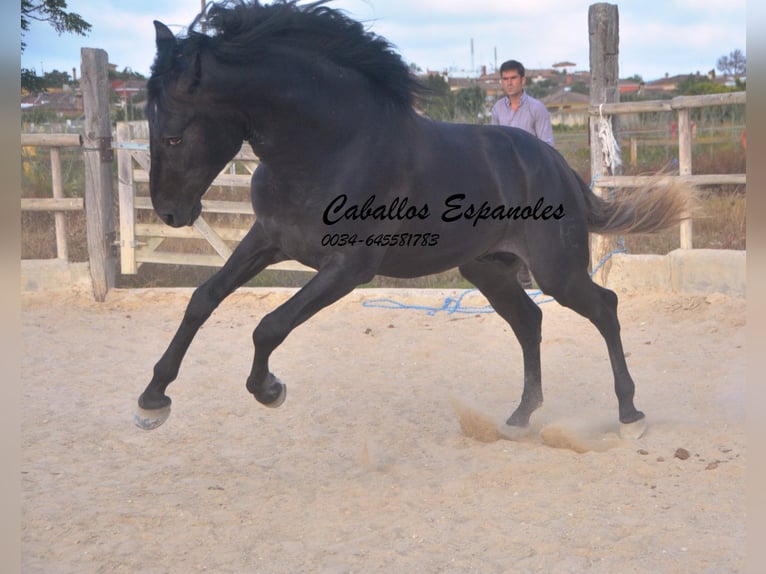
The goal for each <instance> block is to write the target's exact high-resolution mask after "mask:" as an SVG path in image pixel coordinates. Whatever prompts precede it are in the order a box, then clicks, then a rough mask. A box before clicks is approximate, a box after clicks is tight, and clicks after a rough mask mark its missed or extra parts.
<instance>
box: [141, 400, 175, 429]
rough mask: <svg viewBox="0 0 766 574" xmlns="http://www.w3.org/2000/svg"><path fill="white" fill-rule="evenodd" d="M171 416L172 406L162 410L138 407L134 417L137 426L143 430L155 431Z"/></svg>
mask: <svg viewBox="0 0 766 574" xmlns="http://www.w3.org/2000/svg"><path fill="white" fill-rule="evenodd" d="M169 416H170V405H168V406H166V407H162V408H161V409H151V410H149V409H142V408H141V407H138V409H137V410H136V412H135V414H134V415H133V422H134V423H135V425H136V426H137V427H138V428H140V429H143V430H154V429H156V428H157V427H158V426H160V425H161V424H162V423H164V422H165V421H166V420H168V417H169Z"/></svg>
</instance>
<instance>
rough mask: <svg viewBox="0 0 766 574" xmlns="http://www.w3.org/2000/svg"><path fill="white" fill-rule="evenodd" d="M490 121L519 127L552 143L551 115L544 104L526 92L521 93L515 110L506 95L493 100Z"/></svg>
mask: <svg viewBox="0 0 766 574" xmlns="http://www.w3.org/2000/svg"><path fill="white" fill-rule="evenodd" d="M492 123H493V124H494V125H501V126H511V127H514V128H521V129H522V130H524V131H527V132H529V133H531V134H532V135H534V136H537V138H538V139H541V140H543V141H544V142H545V143H547V144H548V145H551V146H552V145H553V128H552V127H551V116H550V114H549V113H548V110H547V108H546V107H545V104H543V103H542V102H541V101H540V100H536V99H535V98H533V97H532V96H530V95H528V94H527V93H526V92H523V93H522V94H521V103H520V104H519V107H518V108H517V109H516V111H515V112H514V111H513V110H512V109H511V106H510V101H509V99H508V97H507V96H506V97H504V98H501V99H499V100H498V101H497V102H495V105H494V106H492Z"/></svg>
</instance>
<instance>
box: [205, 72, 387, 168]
mask: <svg viewBox="0 0 766 574" xmlns="http://www.w3.org/2000/svg"><path fill="white" fill-rule="evenodd" d="M273 60H274V59H272V61H273ZM219 78H220V80H218V83H217V86H216V91H217V92H219V93H220V94H221V95H222V97H225V98H228V99H229V100H230V102H231V104H230V105H233V106H235V107H239V110H240V111H242V112H243V113H244V115H245V116H246V117H247V118H248V121H249V124H250V128H251V130H250V131H251V133H250V136H249V138H248V141H250V143H251V145H252V146H253V149H254V151H255V152H256V153H257V154H258V155H260V156H261V157H269V156H274V155H276V156H280V157H282V156H289V157H290V159H291V161H292V162H294V163H296V164H300V163H301V162H310V161H311V160H312V156H313V155H314V153H313V152H317V155H319V156H323V157H324V158H325V159H326V158H327V153H328V151H330V150H332V149H337V148H340V147H342V146H343V145H344V144H346V143H347V142H348V141H349V140H350V139H351V138H352V137H353V135H354V134H358V133H359V132H360V126H372V127H371V129H378V127H377V126H380V125H381V123H382V122H381V121H380V120H381V116H383V115H384V114H386V113H387V112H386V111H385V107H384V106H382V105H379V104H378V103H377V101H378V100H379V99H380V98H378V97H377V95H376V94H374V93H371V88H370V86H369V84H368V83H367V82H366V81H364V80H363V79H362V78H361V77H360V76H358V74H356V73H355V72H351V71H346V70H343V73H342V74H341V73H339V70H337V69H332V67H331V66H326V67H323V68H318V69H315V70H313V72H312V73H311V74H309V73H307V72H306V71H305V70H302V69H301V67H300V66H298V65H295V66H291V65H290V64H289V63H287V64H280V66H279V69H278V70H277V69H275V70H269V69H268V66H265V67H264V66H263V63H262V62H260V65H259V63H256V64H254V65H253V66H252V67H251V68H246V69H242V68H237V69H233V68H232V69H231V70H230V71H229V72H228V73H223V74H219ZM227 84H228V85H227Z"/></svg>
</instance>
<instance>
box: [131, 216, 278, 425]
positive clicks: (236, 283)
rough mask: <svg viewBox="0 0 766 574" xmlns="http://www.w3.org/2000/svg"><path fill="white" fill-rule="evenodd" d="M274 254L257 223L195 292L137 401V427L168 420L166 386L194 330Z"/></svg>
mask: <svg viewBox="0 0 766 574" xmlns="http://www.w3.org/2000/svg"><path fill="white" fill-rule="evenodd" d="M276 255H277V251H276V250H275V249H274V248H273V247H270V242H269V240H268V237H267V236H266V234H265V233H264V232H263V230H262V229H261V228H260V226H258V225H257V224H256V225H255V226H253V228H251V229H250V231H249V232H248V233H247V235H246V236H245V237H244V238H243V240H242V241H241V243H240V244H239V245H238V246H237V248H236V249H235V250H234V252H233V253H232V255H231V257H229V260H228V261H226V263H225V264H224V266H223V267H222V268H221V269H220V270H219V271H218V272H217V273H215V274H214V275H213V276H212V277H211V278H210V279H208V280H207V281H206V282H205V283H203V284H202V285H200V286H199V287H197V289H195V291H194V293H193V295H192V296H191V299H190V301H189V304H188V305H187V307H186V312H185V313H184V317H183V320H182V321H181V325H180V326H179V327H178V330H177V331H176V334H175V336H174V337H173V339H172V341H171V342H170V345H169V346H168V348H167V350H166V351H165V353H164V354H163V355H162V357H161V358H160V360H159V361H158V362H157V364H156V365H155V366H154V376H153V377H152V380H151V382H150V383H149V385H148V386H147V387H146V390H144V392H143V394H142V395H141V396H140V397H139V399H138V406H139V410H138V412H137V413H136V415H135V417H134V421H135V423H136V425H138V426H139V427H141V428H143V429H147V430H149V429H153V428H156V427H158V426H159V425H161V424H162V423H163V422H165V420H167V418H168V415H169V414H170V402H171V401H170V397H168V396H167V395H166V394H165V390H166V389H167V387H168V385H169V384H170V383H171V382H173V381H174V380H175V378H176V376H177V375H178V369H179V368H180V366H181V361H182V360H183V357H184V355H185V354H186V351H187V349H188V348H189V345H190V344H191V342H192V340H193V339H194V336H195V335H196V334H197V331H198V330H199V328H200V327H201V326H202V324H203V323H204V322H205V321H206V320H207V318H208V317H209V316H210V314H211V313H212V312H213V311H214V310H215V308H216V307H218V305H219V304H220V303H221V301H223V300H224V299H225V298H226V297H227V296H228V295H230V294H231V293H232V292H233V291H235V290H236V289H237V288H238V287H240V286H241V285H243V284H244V283H246V282H247V281H248V280H250V279H252V278H253V277H254V276H255V275H257V274H258V273H260V272H261V271H262V270H263V269H265V268H266V267H267V266H268V265H270V264H272V263H273V262H275V261H276Z"/></svg>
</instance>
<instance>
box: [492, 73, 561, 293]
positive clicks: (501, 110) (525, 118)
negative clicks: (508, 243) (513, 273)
mask: <svg viewBox="0 0 766 574" xmlns="http://www.w3.org/2000/svg"><path fill="white" fill-rule="evenodd" d="M500 82H501V83H502V86H503V92H505V97H504V98H501V99H499V100H498V101H497V102H495V105H494V106H492V124H493V125H500V126H511V127H514V128H520V129H522V130H524V131H527V132H529V133H531V134H532V135H534V136H536V137H537V138H538V139H541V140H543V141H544V142H545V143H547V144H548V145H550V146H553V127H552V126H551V115H550V114H549V113H548V109H547V108H546V107H545V104H543V103H542V102H541V101H540V100H537V99H535V98H533V97H532V96H530V95H529V94H527V92H525V91H524V86H525V85H526V84H527V77H526V76H525V70H524V65H523V64H522V63H521V62H517V61H516V60H508V61H507V62H503V64H502V65H501V66H500ZM518 278H519V282H520V283H521V286H522V287H524V288H525V289H529V288H531V287H532V277H531V276H530V274H529V268H528V267H527V266H526V265H524V266H523V267H522V268H521V269H520V270H519V273H518Z"/></svg>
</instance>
